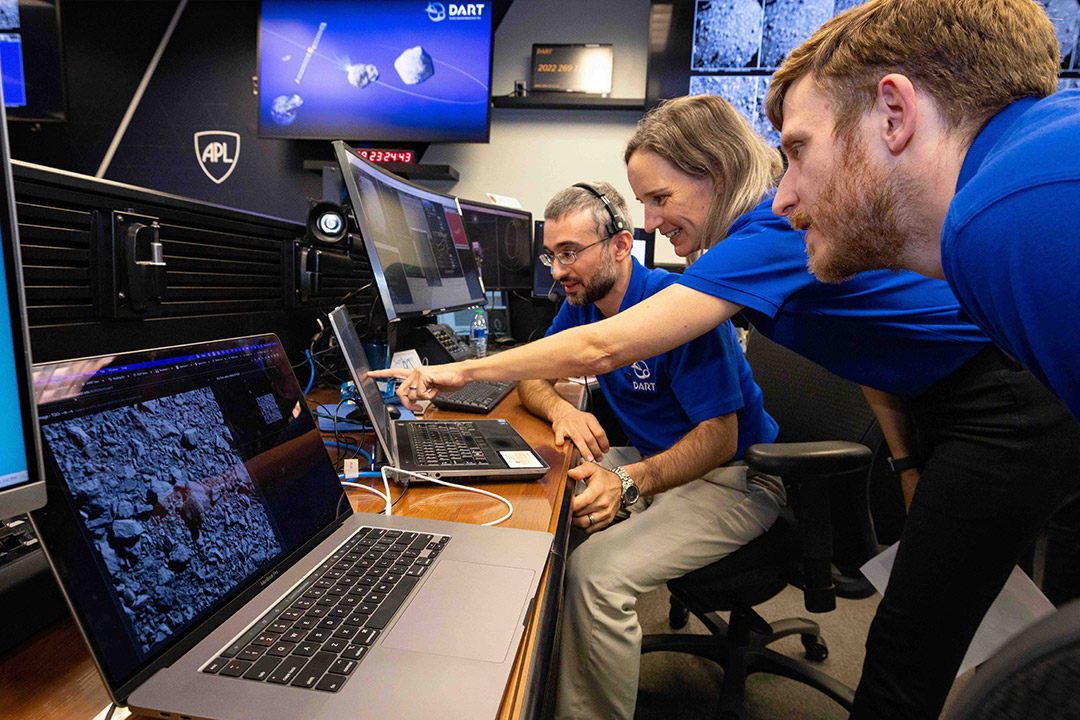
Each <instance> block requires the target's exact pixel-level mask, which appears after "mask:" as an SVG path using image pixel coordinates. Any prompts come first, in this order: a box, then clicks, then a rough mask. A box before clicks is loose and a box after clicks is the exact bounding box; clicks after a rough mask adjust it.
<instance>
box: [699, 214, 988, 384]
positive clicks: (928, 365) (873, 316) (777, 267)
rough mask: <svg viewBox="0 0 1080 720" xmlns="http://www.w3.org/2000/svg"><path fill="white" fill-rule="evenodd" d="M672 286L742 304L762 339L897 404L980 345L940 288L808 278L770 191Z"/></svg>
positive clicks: (886, 276) (797, 236)
mask: <svg viewBox="0 0 1080 720" xmlns="http://www.w3.org/2000/svg"><path fill="white" fill-rule="evenodd" d="M679 282H680V283H681V284H683V285H686V286H687V287H689V288H693V289H694V290H697V291H698V292H702V293H705V294H707V295H712V296H713V297H718V298H721V299H723V300H727V301H728V302H732V303H736V304H738V305H742V306H744V309H743V314H744V315H745V316H746V318H747V319H748V320H749V321H750V322H751V323H753V324H754V327H755V328H757V329H758V330H759V331H760V332H761V333H762V334H764V335H766V336H768V337H770V338H772V339H773V340H774V341H776V342H777V343H779V344H781V345H783V346H785V347H787V348H790V349H791V350H794V351H795V352H797V353H798V354H800V355H802V356H803V357H805V358H808V359H810V360H813V361H814V362H816V363H818V364H819V365H821V366H823V367H825V368H826V369H828V370H829V371H831V372H833V373H835V374H837V375H839V376H840V377H843V378H847V379H848V380H852V381H853V382H856V383H858V384H860V385H866V386H868V387H872V388H876V389H878V390H881V391H883V392H888V393H892V394H894V395H899V396H901V397H914V396H916V395H918V394H920V393H922V392H923V391H925V390H926V389H927V388H929V387H930V386H931V385H933V384H934V383H935V382H937V381H938V380H940V379H941V378H943V377H944V376H946V375H948V374H949V373H950V372H952V371H953V370H955V369H956V368H958V367H960V366H961V365H963V364H964V363H965V362H966V361H967V360H968V359H970V358H971V357H972V356H973V355H975V353H977V352H978V351H979V350H981V349H982V348H983V347H984V346H985V345H986V343H987V337H986V336H985V335H984V334H983V333H982V332H980V331H979V329H978V328H977V327H975V326H974V325H972V324H971V323H968V322H964V321H963V320H961V319H960V317H959V304H958V303H957V301H956V298H955V297H954V296H953V294H952V292H951V291H950V290H949V287H948V285H947V284H946V283H945V282H944V281H941V280H931V279H930V278H926V277H923V276H922V275H918V274H916V273H913V272H906V271H905V272H892V271H889V270H874V271H872V272H865V273H860V274H859V275H856V276H855V277H853V278H851V279H850V280H848V281H846V282H843V283H823V282H821V281H819V280H817V279H816V278H814V276H813V275H812V274H811V273H810V271H809V270H808V269H807V267H806V242H805V240H804V238H803V233H802V232H800V231H797V230H794V229H793V228H792V227H791V226H790V225H788V222H787V220H786V219H784V218H782V217H777V216H776V215H774V214H773V212H772V198H771V193H770V195H769V196H767V197H766V199H765V200H764V201H763V202H762V203H761V204H760V205H758V206H757V207H756V208H754V209H753V210H751V211H750V212H748V213H746V214H745V215H742V216H741V217H739V218H738V219H737V220H736V221H735V223H734V224H733V225H732V227H731V231H730V232H729V233H728V236H727V237H726V238H724V239H723V240H722V241H720V242H719V243H717V244H716V245H715V246H713V247H712V248H710V249H709V251H708V252H706V253H705V254H704V255H702V256H701V258H699V259H698V260H697V262H695V263H694V264H693V265H691V266H690V267H689V268H687V270H686V272H685V273H683V275H682V276H681V278H680V279H679Z"/></svg>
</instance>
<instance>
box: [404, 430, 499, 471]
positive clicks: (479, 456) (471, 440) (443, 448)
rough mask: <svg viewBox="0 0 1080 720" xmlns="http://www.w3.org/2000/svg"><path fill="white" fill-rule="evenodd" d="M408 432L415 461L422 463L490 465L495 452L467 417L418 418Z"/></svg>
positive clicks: (443, 465)
mask: <svg viewBox="0 0 1080 720" xmlns="http://www.w3.org/2000/svg"><path fill="white" fill-rule="evenodd" d="M408 427H409V434H410V435H411V436H412V443H413V447H414V448H416V462H417V463H419V464H420V465H438V466H441V467H446V466H448V465H466V466H470V467H481V468H482V467H489V466H491V465H492V462H491V460H490V458H489V457H488V455H489V454H490V453H491V452H492V450H491V448H490V447H489V446H488V442H487V440H485V439H484V437H483V435H481V434H480V433H479V432H478V431H477V429H476V426H475V425H473V424H472V423H471V422H469V421H467V420H463V421H461V422H455V421H453V420H437V421H435V422H423V421H422V420H421V421H415V422H411V423H409V426H408Z"/></svg>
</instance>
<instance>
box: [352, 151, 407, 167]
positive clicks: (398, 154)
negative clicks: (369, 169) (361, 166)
mask: <svg viewBox="0 0 1080 720" xmlns="http://www.w3.org/2000/svg"><path fill="white" fill-rule="evenodd" d="M356 154H357V155H359V156H360V157H362V158H364V159H365V160H367V161H368V162H373V163H411V162H412V161H413V151H412V150H384V149H381V148H357V149H356Z"/></svg>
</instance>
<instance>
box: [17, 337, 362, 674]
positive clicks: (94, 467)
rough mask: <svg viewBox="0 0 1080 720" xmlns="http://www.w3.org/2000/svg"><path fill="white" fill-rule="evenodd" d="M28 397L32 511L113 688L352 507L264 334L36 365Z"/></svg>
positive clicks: (281, 359)
mask: <svg viewBox="0 0 1080 720" xmlns="http://www.w3.org/2000/svg"><path fill="white" fill-rule="evenodd" d="M34 395H35V399H36V401H37V404H38V412H39V416H40V421H41V435H42V438H43V440H44V449H45V453H44V454H45V467H46V476H47V482H48V492H49V498H50V501H49V503H48V505H47V506H46V507H45V508H44V509H43V510H41V511H38V512H37V513H35V515H34V521H35V523H37V525H38V528H39V530H40V532H41V536H42V540H43V542H44V543H45V546H46V549H47V550H48V551H49V554H50V557H51V559H52V561H53V564H54V566H55V567H56V569H57V572H58V573H59V574H60V576H61V578H62V579H63V585H64V587H65V590H66V591H67V593H68V595H69V599H70V600H71V602H72V604H73V606H74V607H75V610H76V612H77V613H78V614H79V616H80V623H81V625H82V626H83V629H84V630H85V632H86V633H87V635H88V640H89V641H90V643H91V645H92V646H93V649H94V654H95V656H96V658H97V660H98V661H99V664H100V665H101V666H102V670H103V672H104V673H105V674H106V676H107V679H108V680H109V684H110V686H111V687H113V688H114V689H115V688H118V687H120V686H122V685H125V683H128V682H129V681H131V680H133V679H135V678H136V676H137V675H139V674H140V672H141V671H144V670H146V669H147V668H148V666H149V665H150V664H151V663H153V661H154V660H155V659H156V658H158V657H160V656H161V655H162V654H163V653H165V652H166V651H168V650H169V648H170V647H172V646H174V645H177V644H178V643H179V642H180V641H181V640H183V639H186V638H185V634H186V632H187V631H189V630H191V629H193V628H195V627H196V626H197V625H198V624H199V623H200V622H201V621H203V620H206V619H207V618H208V617H209V616H210V615H211V614H212V613H213V612H214V611H215V610H217V609H219V608H221V607H222V605H224V604H225V603H227V602H228V601H229V600H231V599H233V598H236V597H237V596H238V595H241V594H243V591H244V590H245V589H246V588H249V587H252V586H253V585H254V584H255V583H256V582H259V581H261V583H260V586H261V585H264V584H265V582H266V581H267V578H268V577H273V576H274V575H276V574H277V573H279V572H281V570H282V569H283V567H282V566H281V565H279V563H280V561H282V560H283V559H285V558H286V556H288V555H289V554H290V553H291V552H293V551H295V550H297V549H298V548H300V547H301V546H303V545H305V544H306V543H307V542H308V541H309V540H312V539H313V538H314V537H316V536H318V535H320V531H323V530H327V529H328V528H330V527H333V526H334V525H335V524H336V523H335V521H336V520H337V519H338V518H341V517H344V516H347V515H349V514H351V508H350V506H349V504H348V502H347V501H346V500H345V496H344V493H343V491H342V488H341V485H340V484H339V482H338V478H337V473H336V471H335V470H334V467H333V464H332V463H331V462H330V458H329V456H328V455H327V452H326V449H325V447H324V445H323V441H322V437H321V436H320V434H319V431H318V429H317V427H316V425H315V423H314V421H313V420H312V417H311V414H310V413H309V412H308V410H307V406H306V404H305V401H304V397H303V394H302V392H301V390H300V387H299V385H298V384H297V382H296V378H295V376H294V375H293V373H292V369H291V368H290V366H289V361H288V358H287V357H286V355H285V352H284V350H283V349H282V347H281V345H280V342H279V341H278V339H277V338H276V337H275V336H273V335H264V336H259V337H254V338H240V339H234V340H225V341H218V342H213V343H205V344H200V345H193V346H192V345H189V346H183V347H174V348H163V349H158V350H151V351H144V352H135V353H125V354H121V355H110V356H103V357H97V358H88V359H82V360H72V361H66V362H61V363H52V364H47V365H38V366H36V367H35V368H34ZM185 645H186V643H185Z"/></svg>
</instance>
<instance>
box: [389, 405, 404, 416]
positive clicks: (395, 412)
mask: <svg viewBox="0 0 1080 720" xmlns="http://www.w3.org/2000/svg"><path fill="white" fill-rule="evenodd" d="M386 414H387V415H389V416H390V419H391V420H397V419H398V418H400V417H401V408H399V407H398V406H397V405H387V406H386Z"/></svg>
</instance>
